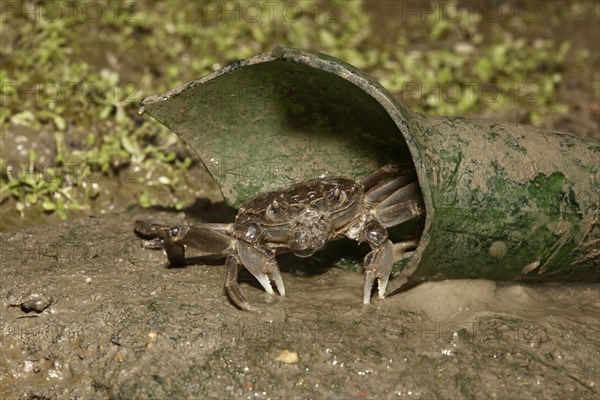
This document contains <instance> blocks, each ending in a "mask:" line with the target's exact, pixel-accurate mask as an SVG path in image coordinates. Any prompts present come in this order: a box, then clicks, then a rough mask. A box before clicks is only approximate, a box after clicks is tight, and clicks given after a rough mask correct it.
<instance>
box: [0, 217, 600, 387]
mask: <svg viewBox="0 0 600 400" xmlns="http://www.w3.org/2000/svg"><path fill="white" fill-rule="evenodd" d="M213 211H214V210H213ZM221 211H223V210H221ZM225 214H227V212H226V211H225ZM226 217H227V218H231V215H226ZM190 218H192V217H190V216H189V214H188V216H187V217H186V216H185V215H184V214H183V213H180V214H174V213H167V212H157V211H149V210H140V209H132V210H130V211H129V212H127V213H121V214H106V215H103V216H99V217H94V218H84V219H79V220H77V221H69V222H62V223H58V224H54V225H52V226H37V227H34V228H28V229H23V230H19V231H13V232H6V233H2V234H0V243H1V246H2V255H1V256H2V263H1V267H0V279H1V280H0V398H3V399H13V398H43V399H55V398H56V399H59V398H61V399H62V398H79V399H92V398H120V399H131V398H259V399H260V398H265V399H266V398H406V399H436V398H437V399H450V398H478V399H479V398H498V399H509V398H510V399H517V398H537V399H554V398H569V399H597V398H598V393H599V392H600V388H599V387H598V386H599V384H600V376H599V375H600V346H599V344H600V343H599V337H600V285H598V284H556V283H553V284H543V285H533V284H522V283H515V282H492V281H483V280H455V281H442V282H432V283H425V284H421V285H419V286H416V287H414V288H412V289H410V290H409V291H406V292H403V293H399V294H395V295H393V296H390V297H388V298H386V299H385V300H383V301H380V300H374V301H373V304H372V305H370V306H363V305H362V303H361V292H362V291H361V286H362V276H361V274H359V273H356V272H349V271H343V270H341V269H338V268H330V267H328V266H327V265H324V264H323V262H321V261H319V258H318V257H317V258H311V259H299V258H296V257H293V256H289V255H284V256H282V257H280V258H279V261H280V264H281V266H282V271H283V279H284V282H285V284H286V289H287V296H286V297H279V296H270V295H268V294H266V293H265V292H264V291H263V290H262V289H261V288H260V285H258V283H257V282H255V281H254V280H253V278H252V277H251V276H249V275H248V274H241V277H240V280H241V281H242V283H241V287H242V290H244V292H245V294H246V296H247V297H248V299H249V301H250V302H251V304H253V305H254V306H255V307H256V308H258V309H259V310H261V312H260V313H248V312H243V311H239V310H237V309H236V308H235V307H234V306H233V305H231V304H230V303H229V301H228V300H227V297H226V296H225V294H224V292H223V283H224V268H223V266H222V262H221V261H211V262H210V263H208V264H206V263H197V264H195V265H189V266H187V267H185V268H175V269H174V268H168V266H167V263H166V257H165V255H164V254H162V252H161V251H152V250H147V249H144V248H142V247H141V245H140V243H141V240H140V239H139V238H137V237H136V236H135V235H134V234H133V229H132V228H133V221H135V220H136V219H146V220H150V219H153V220H154V221H156V222H160V223H181V222H182V221H184V220H185V221H186V222H199V221H197V220H191V219H190ZM211 218H212V219H214V218H216V217H214V216H213V217H211ZM390 286H391V289H392V290H393V288H394V282H391V283H390Z"/></svg>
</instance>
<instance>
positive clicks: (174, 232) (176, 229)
mask: <svg viewBox="0 0 600 400" xmlns="http://www.w3.org/2000/svg"><path fill="white" fill-rule="evenodd" d="M179 231H180V229H179V227H178V226H174V227H172V228H171V231H170V232H169V233H170V234H171V236H172V237H176V236H177V235H179Z"/></svg>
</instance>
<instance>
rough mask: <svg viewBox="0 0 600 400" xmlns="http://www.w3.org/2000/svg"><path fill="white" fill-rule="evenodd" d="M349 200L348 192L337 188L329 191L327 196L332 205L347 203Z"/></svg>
mask: <svg viewBox="0 0 600 400" xmlns="http://www.w3.org/2000/svg"><path fill="white" fill-rule="evenodd" d="M347 198H348V195H347V194H346V192H345V191H344V190H341V189H340V188H337V187H336V188H334V189H331V190H330V191H329V193H328V194H327V199H328V200H329V202H330V203H338V204H342V203H344V202H345V201H346V199H347Z"/></svg>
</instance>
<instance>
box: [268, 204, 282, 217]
mask: <svg viewBox="0 0 600 400" xmlns="http://www.w3.org/2000/svg"><path fill="white" fill-rule="evenodd" d="M280 210H281V204H279V202H278V201H277V200H273V201H272V202H271V204H269V205H268V206H267V209H266V210H265V216H266V217H267V218H268V219H270V220H274V219H275V218H277V213H278V212H279V211H280Z"/></svg>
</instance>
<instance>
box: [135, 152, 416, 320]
mask: <svg viewBox="0 0 600 400" xmlns="http://www.w3.org/2000/svg"><path fill="white" fill-rule="evenodd" d="M424 213H425V210H424V206H423V202H422V196H421V193H420V189H419V185H418V182H417V178H416V173H415V171H414V169H411V170H408V171H407V170H406V168H402V167H400V166H399V165H395V164H390V165H387V166H384V167H382V168H380V169H379V170H377V171H375V172H374V173H372V174H371V175H369V176H367V177H366V178H364V179H362V180H360V181H355V180H352V179H346V178H321V179H313V180H309V181H305V182H302V183H298V184H295V185H292V186H289V187H286V188H283V189H278V190H274V191H270V192H266V193H262V194H259V195H257V196H255V197H253V198H251V199H249V200H247V201H246V202H245V203H243V204H242V205H241V207H240V209H239V212H238V214H237V216H236V218H235V222H234V223H229V224H215V223H206V224H195V225H180V226H164V225H156V224H150V223H147V222H144V221H136V222H135V231H136V232H137V233H138V234H139V235H140V236H142V237H145V238H146V239H150V240H146V241H144V243H143V246H144V247H146V248H152V249H164V250H165V251H166V254H167V258H168V260H169V263H170V264H171V265H172V266H182V265H185V262H186V261H185V249H186V247H187V246H190V247H192V248H195V249H197V250H201V251H202V252H203V253H204V254H206V255H212V256H218V257H222V258H225V259H226V260H225V270H226V274H225V291H226V293H227V295H228V297H229V299H230V300H231V301H232V302H233V304H234V305H235V306H237V307H238V308H240V309H242V310H248V311H256V310H255V308H254V307H252V306H251V305H250V304H249V302H248V300H247V299H246V296H245V295H244V293H243V292H242V290H241V289H240V287H239V285H238V282H237V277H238V269H239V267H240V266H243V267H245V268H246V269H247V270H248V271H249V272H250V273H251V274H252V275H253V276H254V277H255V278H256V279H257V280H258V282H259V283H260V284H261V285H262V287H263V288H264V289H265V291H267V292H268V293H270V294H273V293H274V292H273V288H272V286H271V281H273V282H274V283H275V286H276V287H277V291H278V292H279V295H281V296H285V287H284V284H283V279H282V277H281V273H280V270H279V265H278V263H277V259H276V256H277V255H278V254H281V253H286V252H292V253H294V254H295V255H296V256H299V257H310V256H312V255H313V254H314V253H315V252H317V251H319V250H321V249H323V248H324V247H325V246H326V245H327V243H328V242H330V241H332V240H337V239H342V238H349V239H353V240H356V241H358V242H359V243H362V242H367V243H368V244H369V245H370V247H371V251H370V252H369V253H368V254H367V255H366V256H365V258H364V284H363V294H362V296H363V303H364V304H369V303H370V299H371V291H372V289H373V285H374V283H375V281H376V280H377V285H378V295H379V297H380V298H384V296H385V291H386V287H387V284H388V280H389V277H390V274H391V271H392V266H393V263H394V248H395V247H396V248H399V249H400V252H399V253H400V254H401V257H405V256H407V254H409V252H410V251H411V250H414V249H415V248H416V247H417V244H418V242H417V240H409V241H406V242H400V243H396V244H395V245H394V244H393V243H392V242H391V240H390V239H389V238H388V232H387V229H386V228H389V227H392V226H395V225H398V224H401V223H403V222H406V221H408V220H411V219H415V218H419V217H422V216H423V215H424ZM415 237H416V236H415ZM397 253H398V252H397Z"/></svg>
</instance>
